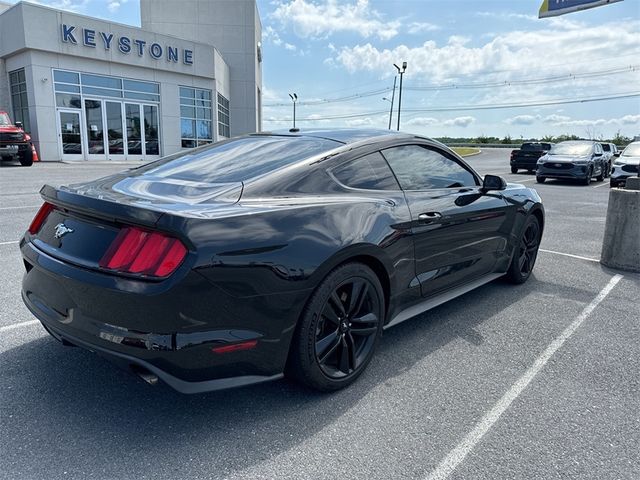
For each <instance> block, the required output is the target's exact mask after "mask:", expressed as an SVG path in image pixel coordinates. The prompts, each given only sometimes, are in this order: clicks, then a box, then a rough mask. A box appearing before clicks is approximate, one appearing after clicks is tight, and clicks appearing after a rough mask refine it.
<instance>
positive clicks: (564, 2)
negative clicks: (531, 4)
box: [538, 0, 622, 18]
mask: <svg viewBox="0 0 640 480" xmlns="http://www.w3.org/2000/svg"><path fill="white" fill-rule="evenodd" d="M621 1H622V0H544V1H543V2H542V5H541V6H540V11H539V12H538V17H539V18H545V17H555V16H558V15H564V14H565V13H571V12H578V11H580V10H586V9H587V8H593V7H599V6H601V5H607V4H608V3H616V2H621Z"/></svg>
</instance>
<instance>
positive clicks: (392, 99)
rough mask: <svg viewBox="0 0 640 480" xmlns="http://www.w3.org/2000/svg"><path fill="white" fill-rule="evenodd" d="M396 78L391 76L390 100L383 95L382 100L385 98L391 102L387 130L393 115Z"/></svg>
mask: <svg viewBox="0 0 640 480" xmlns="http://www.w3.org/2000/svg"><path fill="white" fill-rule="evenodd" d="M396 80H398V76H397V75H396V76H395V77H393V91H392V93H391V100H389V99H388V98H387V97H384V98H383V100H387V101H389V102H391V108H389V130H391V118H392V117H393V102H394V100H395V98H396Z"/></svg>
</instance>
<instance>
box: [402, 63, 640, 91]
mask: <svg viewBox="0 0 640 480" xmlns="http://www.w3.org/2000/svg"><path fill="white" fill-rule="evenodd" d="M638 68H640V65H629V66H628V67H624V68H617V69H609V70H599V71H596V72H584V73H568V74H565V75H556V76H553V77H543V78H530V79H515V80H504V81H500V82H484V83H480V82H478V83H467V84H456V83H449V84H443V85H428V86H420V85H418V86H412V87H406V89H407V90H416V91H426V90H455V89H471V88H494V87H509V86H513V85H534V84H541V83H553V82H561V81H565V80H577V79H582V78H596V77H607V76H609V75H620V74H623V73H632V72H635V71H637V70H638Z"/></svg>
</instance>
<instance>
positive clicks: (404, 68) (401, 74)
mask: <svg viewBox="0 0 640 480" xmlns="http://www.w3.org/2000/svg"><path fill="white" fill-rule="evenodd" d="M393 66H394V67H396V69H397V70H398V73H399V74H400V95H399V96H398V128H397V129H398V130H400V110H401V109H402V76H403V75H404V72H405V71H406V70H407V62H402V70H400V67H399V66H398V65H396V64H395V63H394V64H393Z"/></svg>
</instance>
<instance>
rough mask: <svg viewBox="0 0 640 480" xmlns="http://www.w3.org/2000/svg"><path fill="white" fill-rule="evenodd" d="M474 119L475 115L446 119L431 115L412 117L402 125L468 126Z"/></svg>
mask: <svg viewBox="0 0 640 480" xmlns="http://www.w3.org/2000/svg"><path fill="white" fill-rule="evenodd" d="M475 121H476V119H475V117H469V116H466V117H455V118H448V119H446V120H440V119H438V118H433V117H414V118H411V119H409V120H407V121H406V122H403V125H408V126H410V127H432V126H435V125H438V126H445V127H463V128H465V127H468V126H469V125H471V124H472V123H474V122H475Z"/></svg>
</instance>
